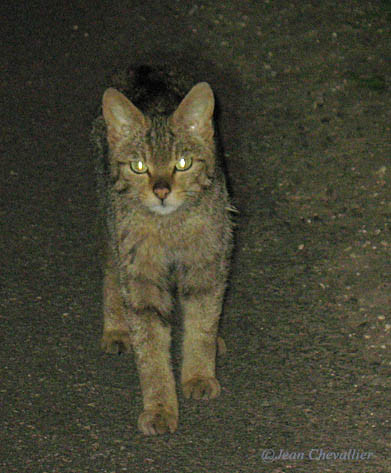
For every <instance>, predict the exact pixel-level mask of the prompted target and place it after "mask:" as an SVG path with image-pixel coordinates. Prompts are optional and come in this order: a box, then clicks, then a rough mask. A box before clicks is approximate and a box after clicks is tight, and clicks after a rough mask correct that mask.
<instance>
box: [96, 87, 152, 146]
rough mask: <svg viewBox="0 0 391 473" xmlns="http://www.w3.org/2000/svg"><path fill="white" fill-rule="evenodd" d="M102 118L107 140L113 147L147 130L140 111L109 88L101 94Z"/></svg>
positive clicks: (119, 93) (121, 95) (116, 91)
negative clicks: (105, 127) (124, 139)
mask: <svg viewBox="0 0 391 473" xmlns="http://www.w3.org/2000/svg"><path fill="white" fill-rule="evenodd" d="M103 118H104V119H105V122H106V125H107V140H108V142H109V144H110V145H115V144H116V143H118V142H119V141H121V140H122V139H123V138H125V137H127V136H131V135H133V134H135V133H137V132H139V131H142V130H143V129H144V130H145V129H146V128H147V126H148V125H147V120H146V118H145V117H144V115H143V114H142V113H141V112H140V110H139V109H138V108H137V107H136V106H135V105H133V104H132V102H131V101H130V100H129V99H128V98H126V97H125V95H123V94H121V92H118V90H116V89H113V88H110V89H107V90H106V92H105V93H104V94H103Z"/></svg>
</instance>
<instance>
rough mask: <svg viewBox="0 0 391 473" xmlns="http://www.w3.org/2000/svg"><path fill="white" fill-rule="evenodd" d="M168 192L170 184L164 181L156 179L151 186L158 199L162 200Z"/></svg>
mask: <svg viewBox="0 0 391 473" xmlns="http://www.w3.org/2000/svg"><path fill="white" fill-rule="evenodd" d="M170 192H171V188H170V185H169V184H168V183H167V182H166V181H158V182H156V184H155V185H154V186H153V193H154V194H155V195H156V196H157V197H159V199H160V200H164V199H165V198H166V197H167V196H168V194H169V193H170Z"/></svg>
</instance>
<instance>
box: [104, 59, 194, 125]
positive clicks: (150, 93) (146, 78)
mask: <svg viewBox="0 0 391 473" xmlns="http://www.w3.org/2000/svg"><path fill="white" fill-rule="evenodd" d="M192 85H194V81H193V79H192V78H190V77H189V76H185V75H184V74H183V73H182V72H181V71H179V70H178V69H176V68H173V67H171V68H168V67H162V66H161V67H151V66H135V67H133V66H131V67H129V68H128V69H127V70H123V71H121V72H119V73H117V74H115V75H114V77H113V87H115V88H117V89H118V90H120V91H121V92H123V93H124V94H125V95H126V96H127V97H128V98H129V99H130V100H131V101H132V103H133V104H134V105H135V106H136V107H137V108H139V109H140V110H141V111H142V112H143V113H145V114H146V115H149V116H159V115H163V116H169V115H171V114H172V113H173V112H174V111H175V109H176V108H177V106H178V105H179V103H180V102H181V100H182V99H183V97H184V95H185V94H186V93H187V92H188V91H189V89H190V88H191V87H192Z"/></svg>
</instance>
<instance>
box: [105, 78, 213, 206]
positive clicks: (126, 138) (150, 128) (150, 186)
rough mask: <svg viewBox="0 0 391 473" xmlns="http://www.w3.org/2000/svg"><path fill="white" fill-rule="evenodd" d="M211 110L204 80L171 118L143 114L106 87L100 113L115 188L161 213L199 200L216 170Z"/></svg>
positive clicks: (208, 89)
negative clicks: (105, 130)
mask: <svg viewBox="0 0 391 473" xmlns="http://www.w3.org/2000/svg"><path fill="white" fill-rule="evenodd" d="M213 110H214V97H213V92H212V89H211V88H210V86H209V84H207V83H206V82H201V83H199V84H197V85H195V86H194V87H193V88H192V89H191V90H190V92H189V93H188V94H187V95H186V97H185V98H184V99H183V100H182V102H181V103H180V104H179V106H178V108H177V109H176V110H175V112H174V113H172V115H171V116H169V117H165V116H147V115H144V114H143V113H142V112H141V111H140V110H139V109H138V108H137V107H136V106H135V105H134V104H133V103H132V102H131V101H130V100H129V99H128V98H126V97H125V96H124V95H123V94H121V93H120V92H118V91H117V90H115V89H112V88H110V89H107V90H106V92H105V93H104V96H103V117H104V119H105V122H106V126H107V140H108V143H109V148H110V164H111V172H112V176H113V178H114V179H115V181H116V184H115V188H116V189H117V190H118V191H126V192H127V195H129V197H130V198H132V199H133V200H135V201H137V202H138V203H139V204H141V205H143V206H144V207H146V208H147V209H149V210H150V211H151V212H154V213H157V214H160V215H166V214H170V213H172V212H174V211H175V210H177V209H179V208H180V207H182V206H183V205H186V204H187V205H188V204H190V205H191V204H192V203H195V202H197V200H198V199H199V198H200V196H201V194H202V192H204V191H205V189H206V188H207V187H209V186H210V184H211V180H212V178H213V175H214V172H215V148H214V140H213V123H212V116H213Z"/></svg>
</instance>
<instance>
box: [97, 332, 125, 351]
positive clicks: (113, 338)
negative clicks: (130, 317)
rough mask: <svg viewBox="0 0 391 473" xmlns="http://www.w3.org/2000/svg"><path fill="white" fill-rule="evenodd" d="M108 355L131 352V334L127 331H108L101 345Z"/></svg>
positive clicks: (104, 334) (104, 333)
mask: <svg viewBox="0 0 391 473" xmlns="http://www.w3.org/2000/svg"><path fill="white" fill-rule="evenodd" d="M100 346H101V348H102V350H103V351H104V352H106V353H114V354H115V353H126V352H128V351H130V350H131V347H132V344H131V341H130V335H129V332H127V331H126V330H106V331H105V332H103V337H102V341H101V344H100Z"/></svg>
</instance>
